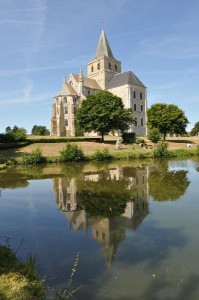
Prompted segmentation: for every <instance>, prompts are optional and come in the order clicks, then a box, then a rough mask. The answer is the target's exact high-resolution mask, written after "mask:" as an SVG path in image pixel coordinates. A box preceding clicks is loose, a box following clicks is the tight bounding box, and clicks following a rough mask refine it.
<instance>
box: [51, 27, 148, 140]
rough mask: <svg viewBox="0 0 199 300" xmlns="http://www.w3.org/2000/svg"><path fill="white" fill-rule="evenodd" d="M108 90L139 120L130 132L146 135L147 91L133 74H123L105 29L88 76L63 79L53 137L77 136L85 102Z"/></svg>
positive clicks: (54, 114)
mask: <svg viewBox="0 0 199 300" xmlns="http://www.w3.org/2000/svg"><path fill="white" fill-rule="evenodd" d="M103 90H107V91H109V92H111V93H112V94H114V95H116V96H119V97H120V98H121V99H122V100H123V103H124V106H125V108H132V110H133V116H134V118H135V120H136V122H135V124H134V125H132V126H131V128H130V129H129V132H135V133H136V135H137V136H145V135H146V131H147V129H146V109H147V89H146V87H145V86H144V85H143V83H142V82H141V81H140V80H139V78H138V77H137V76H136V75H135V74H134V73H133V72H132V71H128V72H121V62H120V61H119V60H117V59H115V58H114V56H113V53H112V51H111V48H110V46H109V43H108V40H107V37H106V35H105V32H104V31H103V30H102V33H101V36H100V39H99V43H98V47H97V50H96V54H95V57H94V59H93V60H91V61H90V62H89V63H88V64H87V77H84V76H83V74H82V69H81V68H80V73H79V75H77V74H73V73H72V74H70V76H69V80H68V81H67V80H66V77H65V76H64V80H63V84H62V88H61V90H60V92H59V93H58V94H57V96H55V97H54V102H53V105H52V118H51V135H52V136H75V111H76V109H77V108H78V107H79V106H80V105H81V102H82V100H83V99H85V98H86V97H87V96H89V95H91V94H96V93H99V92H101V91H103Z"/></svg>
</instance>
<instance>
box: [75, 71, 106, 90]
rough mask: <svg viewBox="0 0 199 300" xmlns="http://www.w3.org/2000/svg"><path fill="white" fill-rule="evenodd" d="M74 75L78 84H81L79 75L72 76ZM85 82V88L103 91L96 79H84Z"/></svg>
mask: <svg viewBox="0 0 199 300" xmlns="http://www.w3.org/2000/svg"><path fill="white" fill-rule="evenodd" d="M72 75H73V76H74V78H75V80H76V81H77V82H79V75H77V74H72ZM83 80H84V86H86V87H89V88H91V89H95V90H101V89H102V88H101V87H100V86H99V84H98V83H97V81H96V80H95V79H92V78H88V77H83Z"/></svg>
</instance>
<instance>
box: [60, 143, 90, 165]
mask: <svg viewBox="0 0 199 300" xmlns="http://www.w3.org/2000/svg"><path fill="white" fill-rule="evenodd" d="M60 154H61V155H60V160H61V161H62V162H67V161H68V162H73V161H76V162H77V161H84V160H85V159H86V157H85V155H84V152H83V150H82V149H81V148H80V147H78V146H77V145H76V144H67V145H66V147H65V148H64V149H63V150H62V151H60Z"/></svg>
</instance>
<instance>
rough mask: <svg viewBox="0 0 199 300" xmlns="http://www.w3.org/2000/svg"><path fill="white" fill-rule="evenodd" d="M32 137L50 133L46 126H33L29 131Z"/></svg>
mask: <svg viewBox="0 0 199 300" xmlns="http://www.w3.org/2000/svg"><path fill="white" fill-rule="evenodd" d="M31 134H32V135H42V136H44V135H49V134H50V131H49V130H48V129H47V128H46V126H41V125H34V126H33V128H32V131H31Z"/></svg>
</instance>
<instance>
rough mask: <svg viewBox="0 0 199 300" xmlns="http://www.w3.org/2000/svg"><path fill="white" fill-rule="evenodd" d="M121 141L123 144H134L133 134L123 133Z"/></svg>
mask: <svg viewBox="0 0 199 300" xmlns="http://www.w3.org/2000/svg"><path fill="white" fill-rule="evenodd" d="M122 139H123V142H124V143H129V144H132V143H135V133H134V132H123V134H122Z"/></svg>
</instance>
